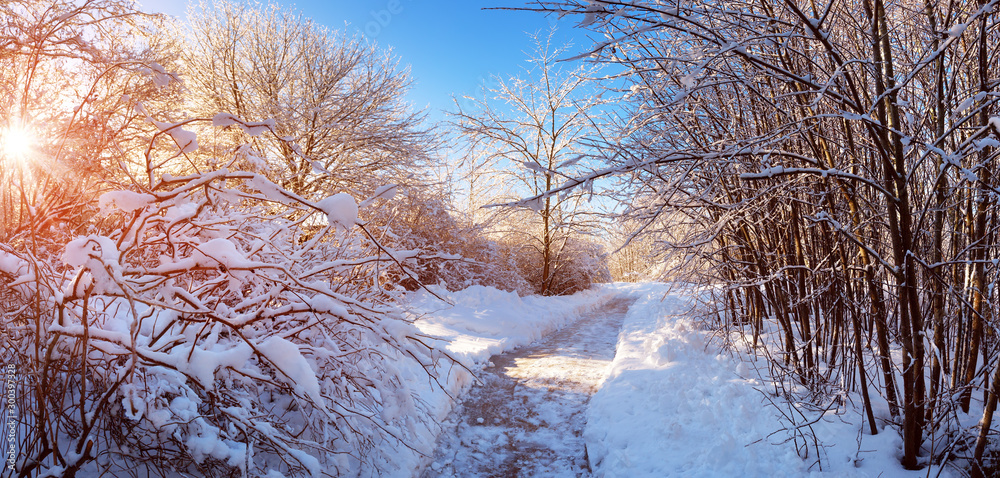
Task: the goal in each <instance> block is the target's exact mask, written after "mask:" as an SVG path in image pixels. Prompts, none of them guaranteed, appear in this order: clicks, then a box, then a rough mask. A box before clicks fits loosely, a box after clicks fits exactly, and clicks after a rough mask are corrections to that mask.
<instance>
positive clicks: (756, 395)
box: [584, 284, 956, 478]
mask: <svg viewBox="0 0 1000 478" xmlns="http://www.w3.org/2000/svg"><path fill="white" fill-rule="evenodd" d="M618 287H622V286H618ZM624 290H629V291H630V292H629V293H631V294H634V295H637V296H638V300H637V301H636V303H635V304H633V305H632V307H631V308H630V309H629V312H628V314H627V315H626V317H625V322H624V324H623V326H622V329H621V332H620V333H619V336H618V345H617V350H616V355H615V358H614V360H613V362H612V365H611V368H612V370H611V373H610V375H609V377H608V378H607V380H606V381H605V382H604V384H603V385H602V387H601V389H600V390H598V392H597V394H595V395H594V397H593V398H592V399H591V401H590V405H589V408H588V411H587V425H586V430H585V432H584V439H585V440H586V442H587V450H588V454H589V459H590V464H591V468H592V470H593V474H594V476H601V477H634V478H638V477H673V476H677V477H681V476H683V477H718V476H740V477H800V476H817V477H819V476H823V477H826V476H830V477H884V478H891V477H913V478H916V477H925V476H928V473H929V476H942V477H948V476H956V475H952V474H951V471H950V470H949V469H945V470H939V469H938V467H931V468H930V470H928V469H924V470H920V471H907V470H904V469H903V468H902V467H901V465H900V463H899V456H901V447H902V440H901V439H900V435H899V432H898V431H897V430H894V429H892V428H891V427H884V426H882V425H881V424H880V425H879V428H880V433H879V434H878V435H876V436H872V435H871V434H870V433H869V432H868V430H867V426H868V425H867V424H863V423H862V421H861V417H862V411H861V409H860V404H861V403H862V402H861V399H860V397H855V396H850V397H849V398H850V400H849V401H847V402H846V404H844V405H841V406H839V407H831V409H830V410H827V411H824V410H822V409H812V411H810V409H809V408H807V407H799V409H800V410H802V413H803V415H798V414H797V413H796V412H792V411H791V410H790V408H789V406H788V402H787V401H785V400H783V399H782V398H780V397H778V396H775V395H774V393H773V391H774V388H773V387H771V386H770V385H769V384H766V383H764V381H762V380H761V378H760V375H759V374H758V373H757V372H756V371H755V369H757V370H761V371H762V372H764V373H763V375H764V376H765V377H766V376H767V366H766V363H765V362H764V361H763V360H762V359H760V360H754V359H752V358H751V357H749V356H747V355H736V356H734V354H733V353H732V351H722V350H721V349H720V345H719V344H720V343H719V341H717V340H712V332H711V331H710V330H707V329H706V328H705V327H704V326H703V325H702V324H701V323H699V321H698V320H697V319H695V318H694V317H695V314H693V313H692V308H693V305H694V299H693V298H694V297H695V296H696V292H695V291H693V290H692V289H687V290H679V289H678V288H673V289H671V287H670V286H668V285H664V284H645V285H641V286H629V288H628V289H623V291H624ZM741 352H742V351H741ZM851 401H853V403H854V404H855V405H852V404H851ZM772 402H773V403H774V404H777V405H779V406H781V410H780V411H779V408H777V407H775V406H773V405H772ZM786 416H793V417H794V418H795V420H796V425H798V426H799V428H798V430H799V431H800V432H801V434H798V435H796V436H793V433H792V432H791V430H792V429H793V428H794V426H793V425H792V424H791V423H790V421H789V420H788V419H787V418H785V417H786ZM813 420H816V422H815V423H813V424H811V425H808V426H807V425H806V423H808V422H811V421H813ZM862 430H863V431H862ZM813 437H815V439H816V441H815V442H814V441H813ZM817 445H818V446H817ZM817 450H819V451H818V453H817ZM939 471H942V473H941V474H940V475H938V472H939Z"/></svg>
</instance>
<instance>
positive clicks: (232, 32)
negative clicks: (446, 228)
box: [185, 1, 437, 195]
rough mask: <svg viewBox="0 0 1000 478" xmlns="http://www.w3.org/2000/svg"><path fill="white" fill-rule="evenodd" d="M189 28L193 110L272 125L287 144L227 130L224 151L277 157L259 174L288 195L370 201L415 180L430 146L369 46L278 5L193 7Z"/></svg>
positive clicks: (393, 69)
mask: <svg viewBox="0 0 1000 478" xmlns="http://www.w3.org/2000/svg"><path fill="white" fill-rule="evenodd" d="M189 20H190V22H191V25H192V29H193V35H192V39H191V42H190V45H189V46H188V54H187V56H186V58H185V65H186V69H185V78H186V81H187V83H188V87H189V88H190V90H191V92H192V96H191V107H190V108H191V110H193V111H195V112H196V113H206V112H223V113H231V114H233V115H236V116H237V117H240V118H244V119H247V120H250V121H267V120H273V121H274V125H275V127H276V128H277V130H276V131H277V132H278V137H280V138H282V139H283V140H285V141H272V140H269V139H267V138H266V137H264V136H260V137H251V136H248V135H249V134H250V133H253V132H254V131H252V130H251V131H246V130H242V129H238V128H234V129H233V130H232V131H231V134H232V135H234V136H236V138H233V141H232V142H230V143H228V144H242V143H244V142H249V143H250V144H251V145H252V146H253V147H254V148H255V149H256V150H257V151H259V152H261V153H266V154H261V156H266V157H270V158H276V160H275V161H274V162H273V163H271V164H268V165H267V168H269V171H268V172H267V174H268V176H269V177H272V178H274V179H275V180H276V181H278V182H279V183H280V184H282V185H283V186H285V187H287V188H288V189H290V190H293V191H296V192H298V193H300V194H304V195H309V194H312V193H314V192H322V191H330V190H359V191H365V192H368V193H370V192H371V191H372V190H374V189H375V188H376V187H378V186H381V185H382V184H385V183H388V182H395V183H399V182H401V181H403V180H405V179H406V178H407V177H408V176H410V175H412V174H414V173H418V172H419V171H420V168H421V166H423V165H424V164H425V163H426V162H427V161H428V159H429V158H430V156H431V155H432V153H433V151H434V150H435V148H436V147H437V140H436V138H435V137H434V135H433V134H431V133H430V132H429V131H428V130H427V129H424V128H423V126H422V123H423V119H424V118H423V115H422V114H420V113H412V112H411V108H410V105H409V104H407V103H406V102H405V100H404V95H405V93H406V90H407V89H408V87H409V84H410V80H409V78H408V74H407V71H406V70H404V69H401V68H400V67H399V65H398V63H397V62H396V60H395V59H393V58H392V56H391V55H390V52H388V51H383V50H380V49H379V48H378V47H377V46H376V45H375V44H373V43H368V42H366V41H365V40H363V39H362V38H360V37H358V36H350V35H347V34H344V33H339V32H335V31H330V30H328V29H326V28H325V27H322V26H319V25H316V24H315V23H313V22H312V21H311V20H309V19H306V18H304V17H302V15H301V14H300V13H297V12H294V11H292V10H288V9H284V8H281V7H279V6H278V5H276V4H270V5H256V6H248V5H246V4H243V3H238V2H230V1H223V2H211V3H201V4H199V5H198V6H196V7H195V8H194V10H193V13H192V14H191V16H190V18H189ZM213 114H214V113H213ZM223 136H224V135H223ZM218 139H219V140H220V141H222V143H221V144H222V145H223V146H225V145H226V144H227V143H226V141H225V139H226V138H224V137H222V138H218ZM411 182H413V181H411Z"/></svg>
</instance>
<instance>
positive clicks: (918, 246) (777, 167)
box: [535, 0, 1000, 473]
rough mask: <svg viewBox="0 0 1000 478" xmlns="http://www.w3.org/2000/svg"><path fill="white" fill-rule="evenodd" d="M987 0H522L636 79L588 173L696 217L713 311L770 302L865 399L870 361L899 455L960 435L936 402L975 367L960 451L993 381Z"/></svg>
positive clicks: (747, 314) (832, 374)
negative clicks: (976, 399)
mask: <svg viewBox="0 0 1000 478" xmlns="http://www.w3.org/2000/svg"><path fill="white" fill-rule="evenodd" d="M996 4H997V2H996V1H993V2H986V1H980V2H955V1H946V0H941V1H933V0H929V1H901V2H892V3H886V2H884V1H883V0H832V1H828V2H818V1H810V2H805V1H797V0H784V1H777V0H758V1H749V2H743V1H704V2H687V1H683V2H682V1H666V2H645V1H639V2H615V1H601V0H597V1H588V2H577V1H566V2H544V1H543V2H536V4H535V5H536V7H535V8H536V9H538V10H544V11H550V12H560V13H561V14H576V15H579V16H580V17H581V18H582V19H583V20H584V21H583V25H585V26H587V27H588V28H591V29H594V30H598V31H601V32H603V33H606V34H607V35H608V36H607V38H608V40H606V41H604V42H602V43H600V44H597V45H596V46H595V48H594V50H593V52H592V54H591V56H592V57H593V58H595V59H596V60H598V61H604V62H612V63H617V64H620V65H623V66H625V67H626V68H627V71H628V72H629V77H630V79H631V80H632V81H633V83H634V87H633V92H634V94H633V98H634V99H635V101H634V103H633V104H634V109H633V114H632V115H631V116H630V118H629V120H630V122H629V123H628V124H626V125H624V126H625V129H624V130H623V131H624V132H623V134H622V135H621V137H620V138H619V139H618V140H617V141H615V142H609V144H608V145H607V146H608V147H609V148H610V149H611V150H612V151H609V153H608V157H627V158H633V161H632V163H625V164H620V165H610V167H609V168H608V169H606V170H604V171H602V172H599V173H596V174H594V175H591V177H596V176H600V175H607V174H620V173H622V172H623V171H628V174H630V175H633V176H635V177H636V178H638V179H639V180H641V181H644V182H645V183H647V184H652V186H650V189H651V190H655V191H658V195H659V197H660V198H661V199H662V200H659V201H655V200H653V201H650V204H656V205H657V207H660V206H662V205H663V204H667V205H668V206H672V207H673V208H674V209H675V210H683V211H685V212H686V215H687V216H688V217H690V218H691V219H690V221H691V222H693V223H697V224H700V225H701V228H702V231H703V234H702V238H701V240H700V241H693V242H692V244H691V247H692V248H695V249H696V250H697V251H698V252H699V254H700V256H701V258H702V259H703V260H705V261H708V262H709V263H710V264H713V265H714V266H715V267H714V268H711V269H710V270H714V271H716V276H715V279H717V280H719V281H722V282H723V283H724V284H726V285H727V287H726V288H725V291H726V292H725V293H724V294H723V296H722V297H721V298H720V299H721V300H723V301H724V302H725V304H726V305H727V316H726V318H725V319H726V321H727V323H728V325H729V326H733V327H743V328H746V329H747V330H748V331H749V332H751V333H752V334H753V337H754V339H755V340H756V339H757V338H758V336H760V335H762V334H765V333H766V332H767V331H768V330H769V329H768V327H767V325H766V324H768V323H775V324H777V329H778V330H779V331H780V333H779V337H780V338H781V343H782V347H783V351H784V353H783V354H782V355H780V360H782V361H783V362H784V364H785V366H787V367H789V368H791V369H792V370H794V371H795V372H796V375H797V376H798V379H799V380H800V381H801V382H802V383H803V384H805V385H807V386H808V387H809V388H810V389H811V390H813V392H814V393H824V391H826V392H829V391H830V390H831V388H830V387H835V386H845V385H846V386H848V387H853V386H854V385H853V384H855V383H856V382H858V381H859V383H857V385H858V386H860V387H859V388H861V389H863V392H864V402H865V408H866V412H867V413H866V415H867V419H868V420H869V421H872V420H874V419H876V417H875V416H874V415H875V414H874V413H873V410H872V406H871V402H872V400H874V397H869V396H868V388H869V386H868V385H869V384H868V383H867V382H869V381H870V382H871V384H870V388H871V389H872V390H875V391H878V392H879V393H880V394H881V396H882V397H883V399H884V400H885V401H886V402H887V403H888V406H889V409H890V410H891V417H879V418H882V419H889V420H891V421H894V422H895V421H897V420H898V424H899V426H900V429H901V432H902V435H903V438H904V456H903V465H904V466H906V467H907V468H918V467H920V466H922V465H923V464H924V463H926V461H927V460H928V459H930V460H937V459H941V458H942V456H939V455H938V454H939V453H941V452H942V450H944V449H945V448H946V447H949V445H951V444H954V443H955V442H957V441H959V440H963V438H961V436H962V435H963V434H966V435H965V436H966V438H971V437H969V436H968V433H969V431H968V430H959V429H957V428H956V424H955V423H951V422H950V421H949V420H950V419H949V418H948V417H949V414H948V413H946V412H948V411H949V410H952V409H954V408H961V409H963V410H966V411H967V410H969V406H970V400H971V398H972V396H973V394H972V391H973V390H974V389H977V388H978V389H986V390H989V393H988V399H987V403H986V408H987V413H986V414H985V415H984V419H983V422H982V426H981V433H978V435H979V436H978V438H977V440H978V446H977V447H976V450H974V451H972V450H969V453H968V454H969V455H973V458H974V459H975V461H976V462H977V463H979V460H980V459H981V457H982V454H983V447H984V446H985V444H986V440H987V431H988V429H989V426H990V421H989V419H990V417H991V414H992V409H993V408H995V406H996V401H997V400H996V385H1000V382H997V381H996V380H1000V374H997V367H996V361H997V350H996V349H995V348H994V347H993V346H991V345H988V344H990V343H992V339H991V337H993V336H994V332H993V329H994V324H995V320H996V317H995V310H996V309H997V305H998V304H997V299H998V297H997V290H996V287H995V284H996V281H997V272H998V271H997V264H996V259H997V258H998V249H997V217H996V215H997V210H996V209H997V208H996V207H995V204H996V197H997V195H996V188H997V183H996V178H995V176H994V174H995V171H996V162H997V160H996V149H997V148H996V146H997V145H998V144H1000V143H998V142H997V134H998V132H997V130H996V126H995V125H997V124H1000V123H998V122H997V120H994V119H993V116H992V115H994V114H996V107H995V101H996V92H995V91H994V88H995V86H996V80H995V78H993V77H991V76H990V75H991V74H994V73H991V72H995V71H996V70H997V66H998V65H997V57H996V52H995V51H994V49H992V47H991V45H995V44H996V43H997V40H998V31H997V29H996V26H995V16H994V14H993V10H994V9H995V7H996ZM639 138H641V140H640V139H639ZM623 151H624V153H623ZM678 177H683V178H684V179H683V180H682V181H678V180H676V178H678ZM663 178H669V179H668V180H664V179H663ZM588 179H589V178H588ZM641 209H642V208H640V209H639V211H638V212H639V214H643V213H645V214H646V215H647V216H646V217H650V216H656V213H652V214H650V210H646V211H642V210H641ZM692 211H696V212H692ZM897 346H898V349H896V347H897ZM894 350H898V351H896V352H894ZM980 356H982V357H983V358H984V360H980ZM872 367H875V368H872ZM876 371H877V373H873V372H876ZM989 377H996V380H994V384H991V383H990V381H991V380H989V379H988V378H989ZM838 383H839V385H837V384H838ZM956 394H957V396H958V397H959V399H958V400H953V399H952V397H954V396H956ZM930 430H936V431H937V432H936V433H935V434H934V436H935V437H936V438H935V440H928V439H926V436H927V435H926V432H928V431H930ZM870 431H871V432H872V433H875V432H877V429H876V428H875V427H874V426H871V428H870ZM940 437H946V438H940ZM956 437H958V438H956ZM949 440H955V441H954V442H952V443H949ZM968 442H971V440H968V441H967V443H968ZM950 449H951V450H952V451H954V447H950ZM920 457H928V458H920ZM973 471H974V472H975V473H982V470H981V469H980V467H979V465H978V464H977V465H976V466H975V467H974V470H973Z"/></svg>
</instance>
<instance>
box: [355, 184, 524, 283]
mask: <svg viewBox="0 0 1000 478" xmlns="http://www.w3.org/2000/svg"><path fill="white" fill-rule="evenodd" d="M373 209H374V211H373V215H372V217H371V221H372V222H375V223H378V224H385V225H386V226H387V227H386V228H385V231H386V235H385V236H383V237H384V239H383V240H384V242H386V243H387V244H391V245H393V246H394V247H395V248H396V249H400V250H420V251H423V252H424V253H423V254H421V255H420V256H419V257H415V258H413V260H411V261H409V262H408V263H407V264H408V265H409V266H410V269H411V270H412V275H413V276H412V277H400V278H399V281H400V283H401V284H402V285H403V286H404V287H406V288H407V289H410V290H414V289H416V288H417V287H419V286H420V284H440V285H444V286H445V287H447V288H448V289H449V290H452V291H455V290H461V289H465V288H467V287H470V286H473V285H485V286H490V287H496V288H498V289H502V290H508V291H516V292H517V293H518V294H520V295H527V294H530V293H532V291H533V288H532V286H531V285H530V284H529V283H528V282H527V281H526V280H525V279H524V278H523V277H522V276H521V272H520V270H519V269H518V264H517V261H516V260H515V254H514V251H513V250H510V249H509V248H507V247H506V246H505V245H504V244H503V243H501V242H498V241H494V240H491V239H489V238H488V237H487V235H486V234H485V231H483V230H482V228H481V227H477V226H469V225H462V224H461V223H460V222H459V220H457V219H456V218H455V217H454V215H453V214H452V211H451V210H450V209H449V208H448V206H447V204H446V201H445V199H442V198H441V197H440V195H437V194H435V193H433V192H432V191H427V190H423V189H421V188H408V189H405V190H403V191H402V193H401V194H400V196H399V199H398V200H394V201H391V202H388V203H386V204H384V207H380V208H373Z"/></svg>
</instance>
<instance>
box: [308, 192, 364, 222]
mask: <svg viewBox="0 0 1000 478" xmlns="http://www.w3.org/2000/svg"><path fill="white" fill-rule="evenodd" d="M316 207H318V208H320V209H321V210H322V211H323V212H325V213H326V217H327V220H328V221H329V224H330V225H331V226H333V225H337V226H340V227H343V228H345V229H350V228H351V227H354V224H355V223H357V222H358V203H357V202H356V201H354V198H353V197H351V195H350V194H347V193H337V194H334V195H333V196H330V197H327V198H324V199H323V200H321V201H320V202H318V203H316Z"/></svg>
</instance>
